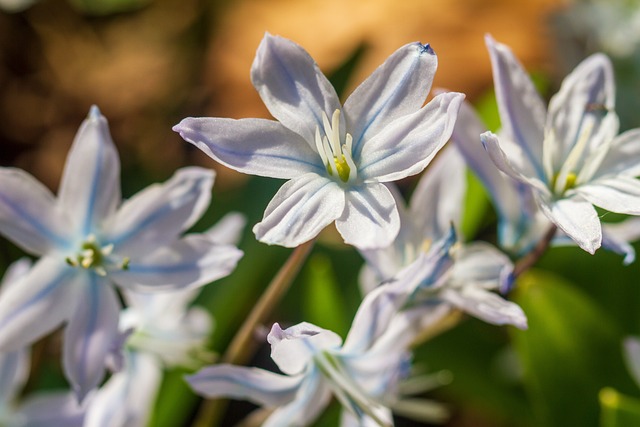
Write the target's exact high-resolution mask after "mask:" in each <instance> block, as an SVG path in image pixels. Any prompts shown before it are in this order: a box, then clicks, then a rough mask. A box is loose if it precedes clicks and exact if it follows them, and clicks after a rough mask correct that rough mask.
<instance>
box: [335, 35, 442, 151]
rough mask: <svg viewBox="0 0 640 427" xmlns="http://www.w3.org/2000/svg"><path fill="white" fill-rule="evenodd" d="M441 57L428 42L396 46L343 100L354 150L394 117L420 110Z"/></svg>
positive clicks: (357, 149) (358, 148)
mask: <svg viewBox="0 0 640 427" xmlns="http://www.w3.org/2000/svg"><path fill="white" fill-rule="evenodd" d="M437 67H438V58H437V56H436V54H435V52H434V51H433V49H431V46H429V45H428V44H426V45H423V44H421V43H418V42H415V43H409V44H407V45H405V46H403V47H401V48H400V49H398V50H396V51H395V52H394V53H393V54H392V55H391V56H390V57H389V58H387V60H386V61H385V62H384V63H383V64H382V65H381V66H379V67H378V68H377V69H376V70H375V71H374V72H373V74H371V76H369V77H368V78H367V79H366V80H365V81H364V82H362V84H360V86H358V87H357V88H356V90H354V91H353V93H352V94H351V95H350V96H349V98H348V99H347V100H346V102H345V103H344V114H345V116H346V119H347V127H348V129H349V131H350V133H351V136H352V137H353V150H354V152H355V153H358V152H359V150H360V148H361V144H362V143H363V142H364V141H366V140H368V139H371V137H372V136H374V135H376V134H378V133H379V132H380V131H381V130H382V129H384V127H386V126H387V125H389V124H390V123H391V122H392V121H394V120H395V119H397V118H399V117H402V116H405V115H407V114H411V113H413V112H415V111H416V110H419V109H420V107H422V104H424V100H425V98H426V96H427V94H428V93H429V90H430V89H431V83H432V81H433V76H434V75H435V72H436V68H437Z"/></svg>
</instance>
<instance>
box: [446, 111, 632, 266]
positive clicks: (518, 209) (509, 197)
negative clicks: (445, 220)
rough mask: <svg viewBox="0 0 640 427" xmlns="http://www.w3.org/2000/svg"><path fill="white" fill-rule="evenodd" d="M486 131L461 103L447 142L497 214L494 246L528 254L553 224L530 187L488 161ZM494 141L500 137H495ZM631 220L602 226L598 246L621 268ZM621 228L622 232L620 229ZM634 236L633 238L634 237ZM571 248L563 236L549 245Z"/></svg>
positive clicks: (627, 258)
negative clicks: (616, 259) (482, 139)
mask: <svg viewBox="0 0 640 427" xmlns="http://www.w3.org/2000/svg"><path fill="white" fill-rule="evenodd" d="M485 130H486V127H485V126H484V125H483V124H482V122H481V121H480V118H479V117H478V115H477V114H476V112H475V111H474V110H473V108H472V107H471V105H469V103H467V102H463V103H462V105H461V106H460V111H459V113H458V120H457V121H456V126H455V128H454V129H453V134H452V135H451V140H452V142H453V143H454V144H453V146H455V147H456V148H457V149H458V150H459V151H460V154H461V155H462V157H464V160H465V162H466V164H467V166H469V168H471V169H472V170H473V172H474V173H475V174H476V176H477V177H478V178H479V179H480V181H481V182H482V184H483V185H484V187H485V189H486V190H487V192H488V193H489V197H490V198H491V201H492V202H493V205H494V207H495V209H496V213H497V214H498V243H499V245H500V247H501V248H503V249H506V250H507V251H510V252H512V253H514V254H515V255H518V256H523V255H525V254H526V253H528V252H529V251H531V250H532V249H533V248H534V247H535V245H536V244H537V243H538V242H539V241H540V239H542V238H543V237H544V235H545V234H546V233H547V231H548V230H549V228H550V227H551V226H552V225H553V223H552V222H551V221H550V220H549V218H547V217H546V216H545V215H544V214H543V213H542V210H541V209H540V208H539V207H538V205H537V204H536V202H535V198H534V196H533V190H532V188H531V187H530V186H528V185H526V184H524V183H522V182H520V181H516V180H514V179H512V178H511V177H509V176H508V175H506V174H505V173H504V172H502V171H501V170H500V169H498V168H496V165H495V164H494V163H493V161H491V157H489V153H487V151H486V150H485V149H484V148H483V147H482V144H481V143H480V134H482V133H483V132H485ZM498 135H499V136H498V137H499V138H502V136H500V133H498ZM635 219H638V218H631V219H629V220H626V221H624V222H623V223H621V224H612V223H609V224H607V223H603V224H602V246H603V247H604V248H606V249H608V250H611V251H614V252H616V253H619V254H621V255H624V261H623V262H624V264H630V263H632V262H633V261H634V260H635V250H634V249H633V246H631V245H630V244H629V242H630V241H633V240H635V239H637V237H638V235H640V233H635V234H633V233H631V230H629V229H630V228H632V227H633V225H632V224H633V220H635ZM623 225H624V227H623V228H624V229H623V228H622V227H621V226H623ZM634 236H635V237H634ZM569 244H572V245H574V244H575V242H574V241H573V240H571V239H570V238H569V237H568V236H567V235H566V234H564V233H562V232H557V233H556V235H555V236H554V238H553V241H552V245H553V246H559V245H569Z"/></svg>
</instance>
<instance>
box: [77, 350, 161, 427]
mask: <svg viewBox="0 0 640 427" xmlns="http://www.w3.org/2000/svg"><path fill="white" fill-rule="evenodd" d="M161 381H162V366H161V365H160V363H159V362H158V360H157V359H156V358H155V357H154V356H151V355H148V354H146V353H142V352H140V353H137V352H130V353H128V354H127V367H126V369H125V370H123V371H120V372H118V373H116V374H114V375H112V376H111V378H109V380H108V381H107V382H106V383H105V384H104V385H103V386H102V387H101V388H100V390H98V391H97V392H96V393H95V394H94V395H93V396H92V397H91V401H90V404H89V408H88V410H87V415H86V420H85V422H84V425H83V427H125V426H145V425H147V422H148V419H149V417H150V415H151V411H152V409H153V403H154V401H155V398H156V395H157V393H158V389H159V388H160V383H161Z"/></svg>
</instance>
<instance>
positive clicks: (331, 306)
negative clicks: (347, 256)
mask: <svg viewBox="0 0 640 427" xmlns="http://www.w3.org/2000/svg"><path fill="white" fill-rule="evenodd" d="M304 279H305V283H304V284H303V287H304V289H305V298H304V319H306V320H307V321H309V322H311V323H313V324H314V325H318V326H320V327H322V328H325V329H329V330H330V331H334V332H335V333H337V334H338V335H340V336H342V337H343V338H344V337H345V335H346V333H347V331H348V329H349V323H350V322H349V320H350V319H347V313H348V311H347V309H346V307H345V303H344V299H343V297H342V294H341V292H340V287H339V285H338V282H337V281H336V277H335V273H334V270H333V266H332V264H331V260H330V259H329V258H328V257H327V256H325V255H323V254H314V255H313V256H312V257H311V258H310V259H309V261H308V264H307V268H306V271H305V277H304Z"/></svg>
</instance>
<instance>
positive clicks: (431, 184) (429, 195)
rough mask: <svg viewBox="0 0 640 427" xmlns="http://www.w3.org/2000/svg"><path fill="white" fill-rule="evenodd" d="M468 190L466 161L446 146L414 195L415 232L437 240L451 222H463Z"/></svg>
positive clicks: (420, 235) (442, 235)
mask: <svg viewBox="0 0 640 427" xmlns="http://www.w3.org/2000/svg"><path fill="white" fill-rule="evenodd" d="M478 145H480V140H479V138H478ZM494 167H495V166H494ZM466 190H467V176H466V168H465V164H464V160H463V158H462V156H461V155H460V154H459V152H458V151H457V150H456V149H455V148H454V147H449V148H447V147H445V148H444V149H443V150H442V151H441V152H440V155H439V156H438V157H437V158H436V159H435V160H434V161H433V163H432V164H431V165H430V166H429V167H428V168H427V169H426V170H425V172H424V174H423V175H422V178H420V181H419V182H418V185H417V186H416V188H415V190H414V191H413V194H412V196H411V216H412V218H413V221H414V224H415V225H416V228H415V229H414V230H413V232H414V233H416V234H418V235H419V238H422V239H430V240H432V241H434V240H439V239H440V238H442V237H444V236H445V235H446V234H447V233H448V232H449V230H450V228H451V223H452V222H453V223H454V224H457V225H460V223H461V221H462V209H463V205H464V195H465V192H466Z"/></svg>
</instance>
